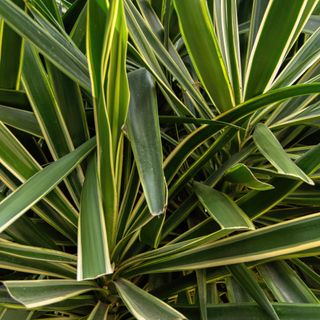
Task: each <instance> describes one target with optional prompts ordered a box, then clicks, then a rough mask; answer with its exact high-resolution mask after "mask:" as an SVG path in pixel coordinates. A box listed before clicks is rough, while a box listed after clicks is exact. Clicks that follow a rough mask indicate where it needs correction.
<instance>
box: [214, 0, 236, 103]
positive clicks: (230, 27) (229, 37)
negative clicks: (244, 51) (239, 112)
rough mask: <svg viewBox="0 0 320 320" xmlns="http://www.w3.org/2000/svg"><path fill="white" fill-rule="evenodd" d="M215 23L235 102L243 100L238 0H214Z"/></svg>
mask: <svg viewBox="0 0 320 320" xmlns="http://www.w3.org/2000/svg"><path fill="white" fill-rule="evenodd" d="M214 23H215V26H216V30H217V38H218V40H219V46H220V48H221V53H222V56H223V58H224V63H225V65H226V67H227V70H228V74H229V78H230V79H231V83H232V87H233V92H234V96H235V103H236V104H238V103H240V102H242V71H241V59H240V44H239V34H238V15H237V1H236V0H227V1H225V0H218V1H214Z"/></svg>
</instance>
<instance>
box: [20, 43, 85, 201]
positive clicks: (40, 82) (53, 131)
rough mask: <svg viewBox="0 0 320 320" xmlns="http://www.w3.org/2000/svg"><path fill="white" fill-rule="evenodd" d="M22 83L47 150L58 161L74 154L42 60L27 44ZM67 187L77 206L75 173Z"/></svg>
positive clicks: (77, 191) (68, 180)
mask: <svg viewBox="0 0 320 320" xmlns="http://www.w3.org/2000/svg"><path fill="white" fill-rule="evenodd" d="M22 79H23V86H24V88H25V90H26V92H27V95H28V98H29V100H30V103H31V105H32V109H33V111H34V113H35V116H36V118H37V119H38V123H39V125H40V128H41V131H42V133H43V135H44V138H45V141H46V142H47V145H48V148H49V150H50V151H51V154H52V156H53V158H54V159H55V160H57V159H59V158H61V157H62V156H64V155H65V154H67V153H69V152H70V151H72V150H73V149H74V146H73V143H72V140H71V137H70V134H69V132H68V130H67V127H66V124H65V122H64V119H63V117H62V114H61V110H60V108H59V105H58V104H57V101H56V99H55V97H54V95H53V92H52V88H51V86H50V84H49V81H48V78H47V75H46V73H45V70H44V68H43V66H42V62H41V60H40V57H39V55H38V54H37V52H36V51H35V50H34V48H32V47H31V46H30V44H28V43H26V44H25V52H24V63H23V70H22ZM66 184H67V187H68V190H69V191H70V194H71V196H72V198H73V200H74V201H75V203H77V204H78V203H79V197H80V188H81V186H80V180H79V177H78V176H77V175H76V172H73V173H72V174H71V175H70V177H69V178H68V179H67V180H66Z"/></svg>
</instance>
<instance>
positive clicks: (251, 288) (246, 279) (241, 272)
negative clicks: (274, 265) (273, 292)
mask: <svg viewBox="0 0 320 320" xmlns="http://www.w3.org/2000/svg"><path fill="white" fill-rule="evenodd" d="M228 269H229V270H230V272H231V274H232V275H233V277H234V278H235V279H236V280H237V281H238V282H239V284H240V285H241V286H242V287H243V288H244V289H245V290H246V292H247V293H248V294H250V296H251V297H252V298H253V299H254V300H255V301H256V302H257V303H258V304H259V305H260V307H261V308H262V309H263V310H264V311H265V312H266V313H267V314H268V315H269V316H270V319H275V320H279V317H278V315H277V313H276V311H275V310H274V308H273V307H272V304H271V303H270V302H269V300H268V298H267V296H266V295H265V293H264V291H263V290H262V288H261V287H260V286H259V284H258V282H257V280H256V279H255V277H254V275H253V274H252V271H251V270H248V269H247V267H246V265H245V264H243V263H240V264H236V265H231V266H228Z"/></svg>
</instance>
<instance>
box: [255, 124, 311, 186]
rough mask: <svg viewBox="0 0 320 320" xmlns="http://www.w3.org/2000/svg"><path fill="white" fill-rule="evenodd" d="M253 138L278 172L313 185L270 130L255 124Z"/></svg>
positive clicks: (262, 125)
mask: <svg viewBox="0 0 320 320" xmlns="http://www.w3.org/2000/svg"><path fill="white" fill-rule="evenodd" d="M253 140H254V142H255V144H256V146H257V147H258V149H259V151H260V152H261V153H262V154H263V155H264V156H265V158H266V159H268V161H270V163H272V165H273V166H274V167H275V168H276V169H277V170H278V172H279V173H282V174H285V175H288V176H292V177H295V178H298V179H301V180H302V181H304V182H306V183H308V184H310V185H314V182H313V181H312V179H310V178H309V177H308V176H307V175H306V174H305V173H304V172H303V171H302V170H301V169H300V168H299V167H298V166H297V165H296V164H295V163H294V162H293V161H292V160H291V159H290V158H289V156H288V155H287V153H286V152H285V150H284V149H283V148H282V146H281V144H280V142H279V141H278V140H277V138H276V137H275V136H274V134H273V133H272V131H271V130H270V129H269V128H268V127H267V126H265V125H264V124H262V123H259V124H258V125H257V126H256V129H255V131H254V133H253Z"/></svg>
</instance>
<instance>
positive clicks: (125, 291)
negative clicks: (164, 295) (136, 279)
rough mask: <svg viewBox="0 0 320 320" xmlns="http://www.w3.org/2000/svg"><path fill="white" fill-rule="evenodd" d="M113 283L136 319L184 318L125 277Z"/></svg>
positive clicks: (166, 319) (162, 319)
mask: <svg viewBox="0 0 320 320" xmlns="http://www.w3.org/2000/svg"><path fill="white" fill-rule="evenodd" d="M114 284H115V286H116V288H117V290H118V293H119V295H120V297H121V299H122V301H123V302H124V304H125V305H126V307H127V308H128V310H129V311H130V312H131V313H132V315H134V316H135V317H136V319H138V320H146V319H161V320H179V319H186V317H185V316H184V315H183V314H181V313H180V312H178V311H176V310H175V309H173V308H172V307H171V306H169V305H168V304H166V303H165V302H163V301H161V300H160V299H158V298H156V297H154V296H152V295H151V294H150V293H148V292H146V291H145V290H142V289H140V288H139V287H137V286H136V285H135V284H133V283H132V282H130V281H128V280H126V279H123V278H120V279H118V280H117V281H115V282H114Z"/></svg>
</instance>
